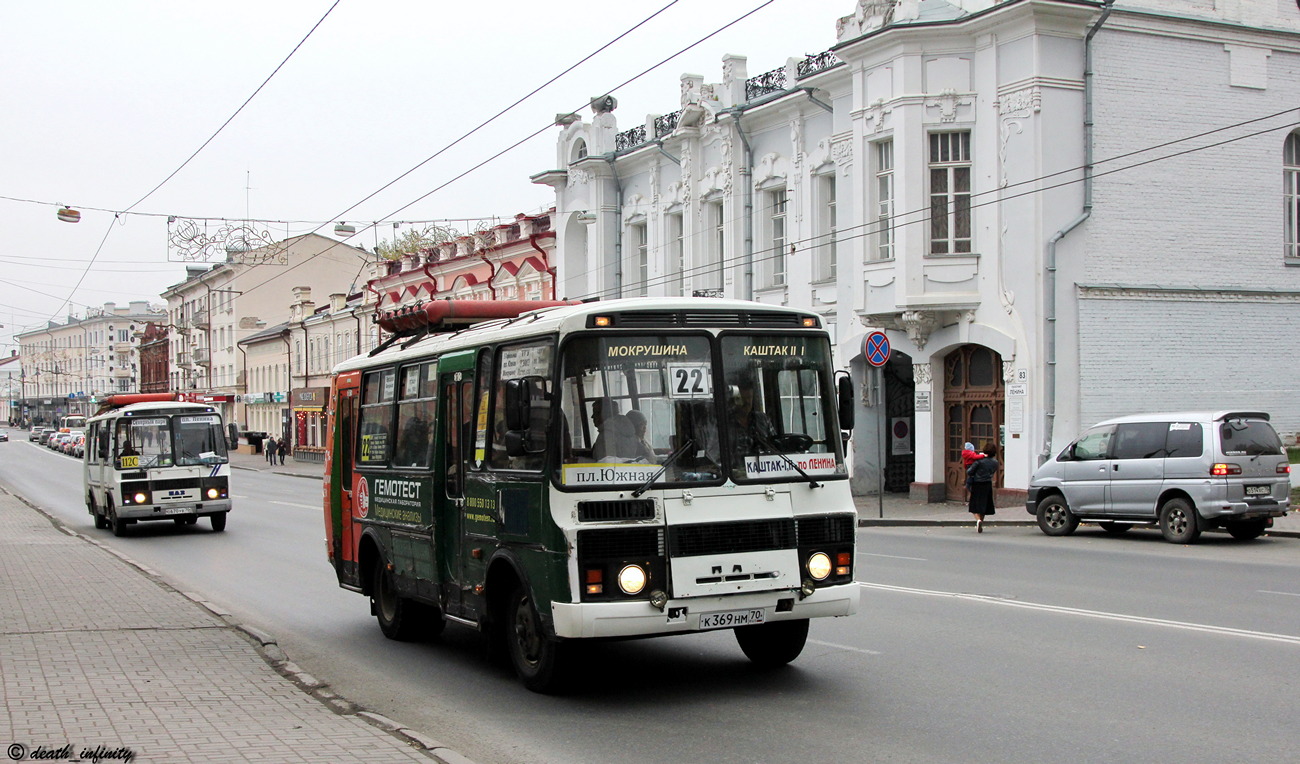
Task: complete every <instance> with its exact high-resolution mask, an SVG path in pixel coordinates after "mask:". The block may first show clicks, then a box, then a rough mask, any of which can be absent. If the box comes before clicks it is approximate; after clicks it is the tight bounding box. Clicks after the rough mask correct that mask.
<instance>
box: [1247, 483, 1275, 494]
mask: <svg viewBox="0 0 1300 764" xmlns="http://www.w3.org/2000/svg"><path fill="white" fill-rule="evenodd" d="M1272 493H1273V486H1269V485H1248V486H1246V495H1247V496H1270V495H1272Z"/></svg>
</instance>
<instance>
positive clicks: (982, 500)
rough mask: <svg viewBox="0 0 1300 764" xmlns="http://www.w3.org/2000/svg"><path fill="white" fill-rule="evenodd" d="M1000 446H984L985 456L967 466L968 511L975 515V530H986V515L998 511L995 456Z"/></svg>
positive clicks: (997, 466) (978, 531)
mask: <svg viewBox="0 0 1300 764" xmlns="http://www.w3.org/2000/svg"><path fill="white" fill-rule="evenodd" d="M997 455H998V447H997V446H995V445H992V444H989V445H986V446H985V447H984V458H983V459H979V460H976V461H975V462H973V463H972V464H971V466H970V467H967V468H966V480H967V484H968V485H969V487H970V504H969V505H967V509H968V511H969V512H970V513H971V514H972V515H975V532H976V533H983V532H984V516H985V515H992V514H995V513H996V512H997V510H996V509H995V508H994V507H993V476H994V475H996V474H997V472H998V468H999V467H1001V466H1002V465H1000V464H998V460H997V459H996V458H995V457H996V456H997Z"/></svg>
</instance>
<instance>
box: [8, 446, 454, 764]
mask: <svg viewBox="0 0 1300 764" xmlns="http://www.w3.org/2000/svg"><path fill="white" fill-rule="evenodd" d="M232 466H233V465H232ZM240 469H248V470H252V471H254V472H260V471H261V470H255V469H253V468H251V467H243V468H240ZM278 474H292V473H278ZM294 477H307V478H313V479H318V478H315V476H314V475H295V476H294ZM0 492H3V493H6V494H8V495H9V496H12V497H14V498H15V499H17V500H18V501H20V502H22V503H23V504H25V505H27V506H28V507H30V508H31V509H33V510H35V511H36V512H37V513H39V514H40V515H41V516H42V517H44V518H45V519H46V520H48V521H49V523H50V525H52V526H53V527H54V529H55V530H57V531H59V532H60V533H63V534H65V535H68V536H72V537H73V538H76V539H79V540H81V541H84V542H86V543H88V544H90V545H91V546H95V547H98V548H99V549H101V550H103V551H105V552H107V553H109V554H111V555H112V556H114V557H116V558H118V559H119V560H121V561H122V562H123V563H125V564H127V565H129V566H131V567H132V568H135V569H136V570H138V571H139V572H141V573H143V574H144V575H145V577H147V578H148V579H149V580H150V581H153V582H154V583H155V584H157V585H158V586H161V587H163V588H164V589H166V590H168V591H171V592H175V593H177V594H179V595H181V596H182V597H184V598H185V599H187V600H189V601H191V602H193V603H195V604H196V605H198V606H199V607H202V608H203V609H204V610H207V611H208V612H209V613H211V614H212V615H213V616H215V617H216V618H217V619H218V620H220V621H221V622H222V624H224V626H218V627H214V628H229V629H233V630H234V631H236V632H238V633H239V634H240V636H242V637H243V638H244V639H245V640H247V641H248V642H249V644H251V645H252V646H253V649H254V650H256V652H257V654H258V655H260V656H261V657H262V660H264V661H266V664H267V665H268V666H270V667H271V668H272V669H273V670H274V671H275V672H276V673H278V674H279V675H280V676H283V677H284V678H286V679H288V680H289V681H291V682H293V683H294V685H296V686H297V687H298V689H300V690H302V691H303V692H304V693H306V694H307V695H310V696H311V697H312V698H314V699H316V700H317V701H318V702H319V703H321V705H323V706H325V707H326V708H328V709H329V710H330V711H333V712H334V713H336V714H338V715H340V716H356V717H357V718H359V719H361V720H363V721H365V722H366V723H367V724H369V725H371V726H372V727H377V728H379V729H381V730H383V731H385V732H387V733H389V734H390V735H392V736H394V737H396V738H398V739H399V740H401V741H402V742H403V743H405V744H407V745H409V746H411V747H412V748H415V749H416V750H418V751H421V752H423V753H424V754H425V755H427V756H429V757H430V758H431V759H432V760H434V761H438V762H442V764H475V762H474V760H473V759H470V758H468V757H466V756H464V755H462V754H461V753H459V752H458V751H455V750H452V749H451V748H448V747H446V746H445V745H443V744H442V743H440V742H438V741H437V740H434V739H433V738H430V737H427V736H425V735H424V734H422V733H420V732H418V731H416V730H413V729H410V728H409V727H404V726H402V725H401V724H399V723H398V722H395V721H393V720H392V719H389V718H388V717H385V716H381V715H379V714H376V713H374V712H371V711H367V710H366V709H365V708H364V707H363V706H361V705H360V704H357V703H354V702H352V701H350V700H348V699H347V698H344V697H342V696H341V695H338V694H337V693H335V692H333V691H331V690H330V689H329V685H328V684H326V683H325V682H322V681H320V680H319V679H317V678H316V677H314V676H312V675H311V674H308V673H307V672H305V671H303V670H302V669H301V668H300V667H299V666H298V665H297V664H295V663H294V662H293V661H291V660H289V657H288V656H287V655H286V654H285V652H284V650H282V649H281V648H280V645H279V642H278V641H277V640H276V639H275V637H273V636H272V635H270V634H267V633H266V632H264V631H262V630H261V629H258V628H256V627H254V626H248V625H247V624H242V623H239V622H238V621H235V620H234V616H233V615H231V614H230V613H228V612H226V611H225V610H224V609H223V608H221V607H220V606H218V605H216V604H214V603H212V602H209V601H207V600H205V599H203V596H202V595H200V594H197V593H195V592H184V591H181V590H180V589H177V588H176V587H175V586H173V585H172V584H171V582H169V581H168V580H167V579H166V578H165V577H163V576H162V575H161V574H159V573H158V572H157V571H154V570H152V569H151V568H149V567H147V566H146V565H144V564H143V563H140V562H137V561H136V560H133V559H131V558H130V557H128V556H127V555H125V554H123V553H122V552H120V551H118V550H116V549H113V548H112V547H109V546H108V545H106V544H104V543H103V542H102V541H99V540H98V539H94V538H91V537H90V536H87V535H86V534H84V533H82V532H80V531H78V530H76V529H74V528H71V527H69V526H68V525H67V524H65V523H64V522H63V521H62V520H60V519H59V518H57V517H55V516H53V515H51V514H50V513H49V512H46V511H45V510H44V509H42V508H41V507H39V506H37V505H36V504H33V503H32V502H30V501H28V500H27V497H25V496H23V495H21V494H18V493H14V492H12V491H9V490H6V489H5V488H4V487H2V486H0Z"/></svg>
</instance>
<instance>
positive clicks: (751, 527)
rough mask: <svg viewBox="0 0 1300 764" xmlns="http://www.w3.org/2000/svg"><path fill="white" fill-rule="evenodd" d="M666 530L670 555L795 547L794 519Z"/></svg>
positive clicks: (682, 526)
mask: <svg viewBox="0 0 1300 764" xmlns="http://www.w3.org/2000/svg"><path fill="white" fill-rule="evenodd" d="M669 531H670V534H669V543H668V546H669V550H670V553H671V554H672V556H673V557H698V556H700V555H705V554H728V553H733V552H765V551H768V550H772V549H794V548H795V526H794V521H793V520H788V519H786V520H752V521H746V522H739V523H703V524H699V525H679V526H676V527H673V528H670V529H669Z"/></svg>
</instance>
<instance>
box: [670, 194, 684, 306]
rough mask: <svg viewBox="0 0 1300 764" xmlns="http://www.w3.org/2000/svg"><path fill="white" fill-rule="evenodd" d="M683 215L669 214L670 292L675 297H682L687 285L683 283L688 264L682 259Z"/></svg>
mask: <svg viewBox="0 0 1300 764" xmlns="http://www.w3.org/2000/svg"><path fill="white" fill-rule="evenodd" d="M683 252H684V250H683V248H682V216H681V215H680V214H678V215H669V216H668V258H667V261H668V262H667V271H668V278H669V281H668V290H667V291H668V294H669V295H671V296H674V297H680V296H681V295H683V294H685V292H684V291H683V290H684V289H685V286H684V285H683V284H682V271H683V270H685V268H686V264H685V262H683V260H682V255H683Z"/></svg>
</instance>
